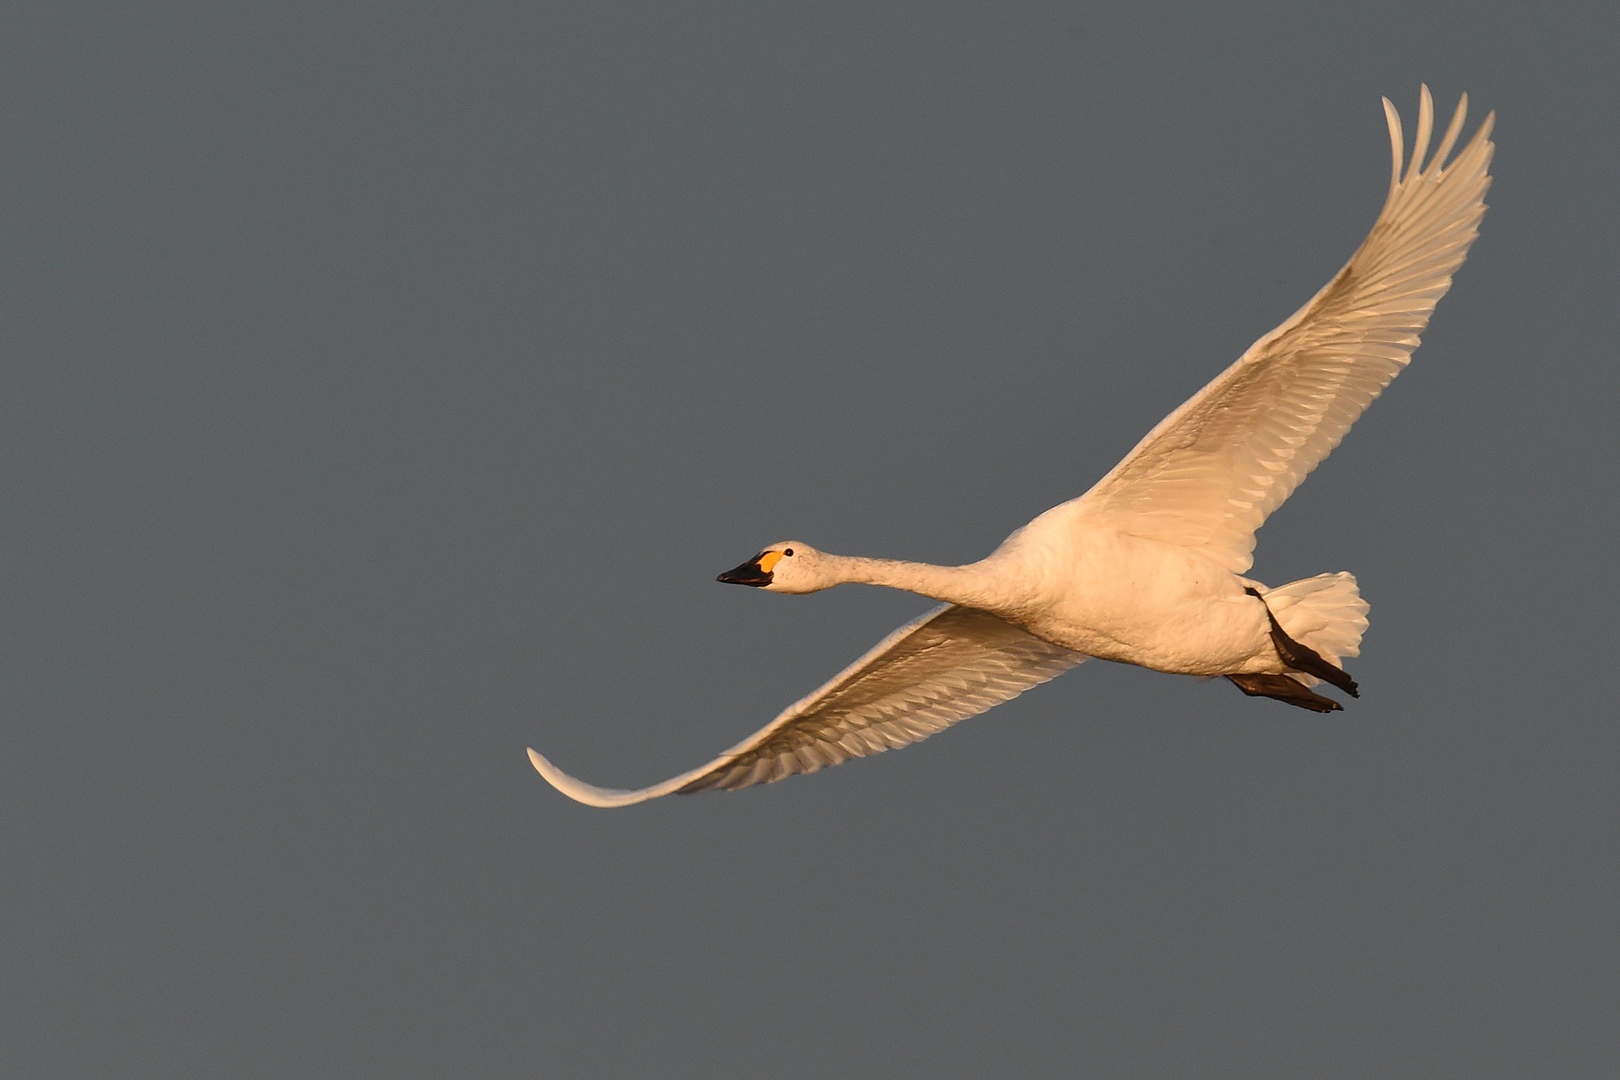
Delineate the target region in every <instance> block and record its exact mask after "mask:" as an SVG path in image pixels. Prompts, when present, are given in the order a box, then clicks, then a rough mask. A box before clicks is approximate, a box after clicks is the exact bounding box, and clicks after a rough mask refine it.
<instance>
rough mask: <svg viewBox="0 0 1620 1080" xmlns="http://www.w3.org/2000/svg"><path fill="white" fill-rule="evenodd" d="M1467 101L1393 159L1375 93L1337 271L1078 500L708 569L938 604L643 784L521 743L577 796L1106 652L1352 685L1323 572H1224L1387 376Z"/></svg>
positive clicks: (1412, 308)
mask: <svg viewBox="0 0 1620 1080" xmlns="http://www.w3.org/2000/svg"><path fill="white" fill-rule="evenodd" d="M1467 101H1468V99H1467V97H1466V96H1464V98H1463V99H1462V101H1460V102H1459V103H1458V106H1457V111H1456V113H1455V115H1454V116H1453V118H1452V121H1451V124H1450V126H1449V127H1448V128H1447V129H1446V132H1445V134H1444V136H1443V137H1442V139H1441V141H1440V145H1439V148H1438V149H1437V150H1436V152H1435V154H1434V156H1433V157H1432V158H1430V159H1428V160H1427V162H1425V156H1426V154H1427V152H1428V146H1429V140H1430V136H1431V134H1432V132H1433V126H1434V108H1433V103H1432V101H1431V99H1430V97H1429V91H1428V88H1427V87H1424V88H1423V90H1422V94H1421V100H1420V104H1419V109H1418V126H1417V134H1416V139H1415V142H1414V146H1413V151H1412V158H1411V164H1410V166H1409V167H1406V168H1405V169H1404V172H1403V151H1404V139H1403V137H1402V134H1401V121H1400V117H1399V115H1398V114H1397V113H1396V111H1395V108H1394V106H1393V105H1391V104H1390V102H1389V101H1388V99H1385V101H1384V111H1385V114H1386V116H1387V118H1388V121H1389V133H1390V143H1391V146H1392V150H1393V162H1394V163H1393V167H1392V170H1391V179H1390V190H1389V196H1388V198H1387V199H1386V200H1385V202H1384V207H1383V210H1382V211H1381V212H1380V213H1379V215H1378V220H1377V221H1376V222H1375V223H1374V225H1373V228H1372V231H1371V233H1369V234H1368V236H1367V239H1366V240H1365V241H1363V243H1362V245H1361V247H1360V248H1359V249H1358V250H1357V251H1356V253H1355V254H1354V255H1353V256H1352V257H1351V259H1350V261H1349V263H1347V264H1346V265H1345V267H1344V269H1343V270H1341V271H1340V272H1339V273H1338V274H1337V275H1335V276H1334V278H1333V280H1332V281H1330V282H1329V283H1328V284H1327V285H1326V286H1325V287H1324V288H1323V289H1322V290H1321V291H1320V292H1319V293H1317V294H1316V296H1315V297H1313V298H1312V299H1311V301H1310V302H1309V303H1307V304H1306V305H1305V306H1304V307H1302V308H1300V309H1299V311H1297V312H1296V313H1295V314H1294V315H1293V316H1292V317H1290V318H1289V319H1288V320H1287V321H1285V322H1284V323H1283V324H1282V325H1281V326H1279V327H1277V329H1275V330H1273V331H1271V332H1270V333H1269V334H1266V335H1265V336H1264V337H1262V338H1261V339H1260V340H1259V341H1257V342H1255V343H1254V345H1253V346H1251V347H1250V348H1249V350H1248V351H1247V352H1245V353H1244V354H1243V356H1242V357H1240V358H1239V359H1238V361H1237V362H1236V363H1235V364H1233V365H1232V366H1231V367H1229V368H1227V369H1226V371H1224V372H1222V373H1221V374H1220V375H1219V376H1218V377H1217V378H1216V379H1215V380H1214V381H1213V382H1211V383H1210V384H1209V385H1208V386H1206V387H1204V389H1202V390H1200V391H1199V392H1198V393H1197V394H1195V395H1194V396H1193V397H1192V398H1191V399H1190V400H1188V401H1187V402H1186V403H1185V404H1184V405H1182V406H1181V407H1180V408H1178V409H1176V410H1175V411H1174V412H1173V413H1171V414H1170V415H1169V416H1168V417H1166V418H1165V419H1164V421H1163V422H1161V423H1160V424H1159V425H1158V426H1157V427H1155V428H1154V429H1153V430H1152V431H1151V432H1149V433H1148V435H1147V437H1146V438H1144V439H1143V440H1142V441H1141V442H1140V443H1139V444H1137V446H1136V448H1135V449H1133V450H1132V451H1131V452H1130V453H1129V454H1127V455H1126V457H1125V459H1124V460H1123V461H1121V462H1120V463H1119V465H1118V466H1116V467H1115V468H1114V469H1113V471H1111V472H1109V473H1108V475H1106V476H1104V477H1103V478H1102V480H1100V481H1098V483H1097V484H1096V485H1095V486H1094V487H1092V489H1091V490H1090V491H1088V492H1087V493H1086V494H1084V495H1082V496H1081V497H1079V498H1078V499H1073V500H1071V501H1069V502H1066V503H1063V504H1061V505H1059V506H1056V507H1053V508H1052V509H1051V510H1048V511H1047V512H1046V513H1044V514H1042V515H1041V516H1040V517H1038V518H1036V519H1035V520H1034V521H1032V522H1030V523H1029V524H1028V525H1026V526H1024V527H1023V528H1022V529H1019V530H1018V531H1017V532H1015V533H1013V534H1012V535H1011V536H1009V537H1008V538H1007V540H1006V541H1005V542H1003V543H1002V545H1001V546H1000V547H998V548H997V549H996V550H995V551H994V552H993V553H991V555H989V556H988V557H987V558H985V559H983V560H981V561H979V562H977V563H972V564H970V565H967V566H957V567H941V566H930V565H928V564H924V563H906V562H895V561H891V560H885V559H860V558H850V557H846V556H839V555H831V554H828V553H825V552H820V551H816V550H815V549H813V548H811V547H810V546H809V545H807V544H803V543H800V542H798V541H789V542H785V543H781V544H773V545H771V546H770V547H768V548H767V549H765V550H764V551H762V552H761V553H760V554H759V555H758V556H756V557H755V558H754V559H753V560H750V561H749V562H748V563H745V564H743V565H742V566H740V567H738V568H737V569H736V570H734V571H731V572H729V573H728V574H723V575H721V580H723V581H731V582H735V583H738V584H747V585H754V586H758V587H761V588H764V589H767V590H769V591H772V592H794V593H798V592H813V591H816V590H818V589H824V588H829V587H831V586H833V585H837V584H843V583H846V582H861V583H866V584H875V585H884V586H888V587H891V588H900V589H906V590H909V591H911V592H916V593H920V594H922V595H924V596H929V597H933V598H935V599H938V600H942V601H944V602H945V604H944V606H943V607H940V608H937V609H935V610H934V611H931V612H929V613H928V614H927V615H924V616H923V617H921V618H919V619H917V620H915V621H914V622H911V623H908V624H907V625H905V626H902V627H901V628H900V629H899V630H896V631H895V632H894V633H893V634H891V635H890V636H889V637H888V638H886V639H884V640H883V641H882V642H880V643H879V644H878V645H877V646H876V647H875V648H873V649H872V650H871V651H870V652H868V653H867V654H866V655H865V656H863V657H861V658H860V659H859V660H857V661H856V662H855V663H854V664H852V665H850V667H849V668H847V669H846V670H845V671H843V672H841V673H840V674H839V675H838V676H837V677H836V678H834V679H833V680H832V681H831V682H829V683H827V684H826V685H825V686H823V687H821V688H820V689H819V690H817V691H816V692H815V693H813V694H811V695H810V696H808V697H806V698H805V699H803V700H802V701H799V702H797V703H796V704H794V705H792V706H790V707H789V708H788V709H787V710H785V711H784V712H783V713H782V714H781V715H780V716H778V717H777V718H776V719H775V720H773V721H772V722H771V723H770V724H768V725H766V726H765V727H764V728H762V729H761V730H760V731H759V732H757V733H756V734H754V735H753V736H751V737H750V738H748V739H746V740H744V741H743V742H741V743H739V744H738V745H737V746H735V747H733V748H732V749H730V750H728V751H726V752H725V753H724V754H722V755H720V756H719V757H718V758H716V759H715V760H714V761H712V762H710V763H709V764H707V765H704V766H702V767H701V768H698V769H694V770H692V771H691V772H688V773H684V774H682V775H680V776H677V777H674V778H672V779H670V780H667V781H665V782H664V783H661V784H656V785H654V786H652V787H648V788H643V789H640V790H619V789H613V788H600V787H595V786H593V785H590V784H586V783H583V782H581V781H579V780H576V779H574V778H573V777H571V776H568V775H567V774H566V773H563V772H562V771H561V770H559V769H557V768H556V766H554V765H552V764H551V763H550V762H549V761H547V760H546V759H545V758H544V757H542V756H541V755H540V754H538V753H536V752H535V751H534V750H530V751H529V757H530V759H531V760H532V761H533V762H534V766H535V768H536V769H538V770H539V771H540V774H541V775H542V776H544V777H545V778H546V779H547V780H548V781H550V782H551V784H552V785H553V786H555V787H556V788H557V789H558V790H559V791H561V792H563V793H564V794H565V795H568V796H570V797H571V798H574V799H577V800H579V801H580V802H585V803H590V804H591V805H594V806H622V805H626V804H629V803H635V802H642V801H644V800H646V799H651V798H656V797H658V796H660V795H667V794H669V793H671V792H683V793H684V792H695V791H707V790H709V789H711V788H724V789H733V788H740V787H747V786H749V785H751V784H758V783H770V782H772V781H775V780H780V779H782V778H783V777H785V776H789V775H792V774H793V773H800V772H814V771H816V770H817V769H820V768H823V767H824V766H828V765H837V764H840V763H842V762H844V761H847V760H848V759H850V758H852V757H862V756H865V755H867V754H873V753H879V752H881V751H883V750H887V749H891V748H893V747H898V746H905V745H907V744H909V743H912V742H916V741H917V740H919V739H924V738H927V737H928V736H929V735H932V734H934V733H935V732H937V731H940V730H943V729H944V728H946V727H949V726H950V725H951V724H954V723H956V722H957V721H958V720H962V719H965V718H967V717H969V716H975V715H977V714H979V713H981V712H983V711H985V710H986V709H988V708H990V707H992V706H994V705H997V704H999V703H1001V702H1003V701H1006V700H1008V699H1010V698H1013V697H1016V696H1017V695H1018V694H1020V693H1022V692H1023V691H1025V690H1027V689H1029V688H1030V687H1032V686H1035V685H1037V684H1039V683H1042V682H1045V681H1047V680H1048V679H1051V678H1054V677H1056V676H1057V675H1059V674H1061V673H1062V672H1064V671H1066V670H1068V669H1069V668H1070V667H1073V666H1074V665H1075V664H1078V663H1080V662H1081V661H1083V660H1085V659H1086V658H1087V657H1088V656H1095V657H1102V658H1104V659H1109V660H1117V661H1121V662H1124V663H1132V664H1139V665H1141V666H1144V667H1149V668H1153V669H1155V670H1159V671H1166V672H1172V673H1178V674H1189V675H1200V676H1211V675H1225V676H1227V677H1228V678H1230V679H1232V681H1233V682H1235V683H1237V684H1238V685H1239V687H1240V688H1242V689H1243V690H1244V692H1245V693H1249V694H1255V695H1261V696H1267V697H1274V698H1279V699H1281V700H1284V701H1288V702H1289V703H1291V704H1295V705H1300V706H1302V707H1304V708H1308V709H1313V710H1316V711H1328V710H1331V709H1337V708H1339V705H1338V703H1337V702H1334V701H1332V700H1331V699H1328V698H1325V697H1321V696H1319V695H1316V694H1314V693H1312V692H1310V691H1309V690H1308V689H1307V688H1308V687H1311V686H1315V685H1317V684H1318V683H1319V682H1321V681H1323V680H1326V681H1329V682H1331V683H1333V684H1334V685H1336V686H1338V687H1340V688H1341V689H1343V690H1346V691H1347V692H1349V693H1351V694H1352V695H1354V694H1355V693H1356V686H1355V683H1354V682H1352V681H1350V679H1349V678H1348V676H1346V675H1344V673H1343V671H1342V668H1341V666H1340V664H1339V661H1340V660H1341V659H1342V658H1343V657H1346V656H1355V655H1357V654H1358V652H1359V648H1360V642H1361V635H1362V633H1363V632H1364V631H1365V630H1366V628H1367V619H1366V612H1367V604H1366V603H1365V602H1364V601H1363V600H1362V599H1361V598H1360V596H1359V594H1358V592H1357V590H1356V584H1355V579H1354V578H1353V577H1351V576H1350V575H1349V574H1346V573H1339V574H1324V575H1321V576H1318V577H1314V578H1307V579H1305V580H1303V581H1296V582H1291V583H1289V584H1287V585H1283V586H1280V587H1279V588H1276V589H1267V588H1266V587H1265V586H1263V585H1261V584H1260V583H1258V582H1255V581H1251V580H1249V579H1247V578H1244V577H1241V576H1239V575H1241V574H1242V573H1244V572H1245V571H1247V570H1248V569H1249V567H1250V566H1251V565H1253V562H1254V558H1253V552H1254V534H1255V531H1256V530H1257V529H1259V528H1260V526H1261V525H1262V524H1264V522H1265V520H1266V518H1267V516H1269V515H1270V514H1271V512H1272V511H1273V510H1275V509H1276V508H1277V507H1278V506H1280V505H1281V504H1282V502H1283V500H1285V499H1287V498H1288V496H1289V495H1290V494H1292V493H1293V491H1294V489H1295V488H1296V487H1298V486H1299V484H1300V482H1301V481H1303V480H1304V479H1305V477H1306V476H1307V475H1308V474H1309V473H1310V471H1311V470H1312V469H1314V468H1315V467H1316V466H1317V465H1318V464H1319V463H1320V462H1321V461H1322V459H1323V458H1325V457H1326V456H1327V455H1328V454H1329V453H1330V452H1331V451H1332V449H1333V448H1334V447H1335V446H1337V445H1338V444H1339V440H1340V439H1342V438H1343V437H1344V434H1345V432H1347V431H1348V430H1349V429H1350V426H1351V425H1352V424H1353V423H1355V421H1356V418H1357V417H1359V416H1360V415H1361V412H1362V410H1364V409H1365V408H1366V407H1367V405H1368V404H1369V403H1370V402H1371V401H1372V399H1373V398H1375V397H1377V396H1378V395H1379V393H1381V392H1382V391H1383V389H1384V387H1386V386H1388V385H1389V382H1390V380H1391V379H1393V378H1394V377H1395V376H1396V375H1397V374H1399V373H1400V370H1401V368H1402V367H1404V366H1405V365H1406V364H1407V363H1408V361H1409V360H1410V359H1411V355H1412V351H1413V350H1414V349H1416V348H1417V346H1418V342H1419V337H1418V335H1419V334H1421V333H1422V332H1423V329H1424V327H1425V326H1426V325H1427V324H1428V320H1429V315H1430V313H1431V312H1433V310H1434V305H1435V303H1436V302H1437V301H1438V300H1439V299H1440V297H1442V296H1444V295H1445V293H1446V290H1447V289H1448V288H1450V286H1451V275H1452V274H1453V273H1454V272H1455V271H1456V269H1457V268H1458V267H1459V266H1460V265H1462V261H1463V259H1464V258H1465V257H1466V255H1467V253H1468V247H1469V245H1470V244H1471V243H1473V241H1474V238H1475V237H1476V236H1477V235H1478V227H1479V222H1480V219H1481V218H1482V217H1483V215H1484V213H1485V203H1484V197H1485V191H1486V189H1487V188H1488V187H1489V186H1490V175H1489V172H1488V169H1489V165H1490V160H1491V153H1492V150H1493V146H1492V144H1491V142H1490V131H1491V126H1492V122H1493V120H1494V114H1493V115H1492V116H1488V117H1486V119H1485V122H1484V123H1483V124H1481V125H1480V128H1479V130H1478V131H1477V132H1476V133H1475V135H1474V137H1473V138H1472V139H1471V140H1470V141H1469V143H1468V145H1467V146H1466V147H1464V148H1463V150H1462V151H1461V152H1460V153H1459V154H1458V155H1457V158H1456V160H1454V161H1452V162H1451V163H1450V164H1449V165H1448V164H1446V157H1447V155H1449V154H1450V152H1451V150H1452V148H1453V147H1454V146H1455V145H1456V142H1457V138H1458V136H1459V135H1460V134H1461V132H1462V126H1463V119H1464V117H1465V115H1466V110H1467Z"/></svg>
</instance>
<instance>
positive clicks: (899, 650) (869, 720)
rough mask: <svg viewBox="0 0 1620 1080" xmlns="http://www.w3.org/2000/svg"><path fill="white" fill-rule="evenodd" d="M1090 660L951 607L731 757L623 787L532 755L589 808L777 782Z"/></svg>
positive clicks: (947, 722) (912, 734) (961, 716)
mask: <svg viewBox="0 0 1620 1080" xmlns="http://www.w3.org/2000/svg"><path fill="white" fill-rule="evenodd" d="M1084 659H1086V657H1085V656H1084V655H1083V654H1081V653H1077V652H1070V651H1069V650H1068V649H1064V648H1060V647H1058V646H1056V645H1052V644H1049V643H1048V642H1045V641H1042V640H1041V639H1040V638H1038V637H1035V636H1033V635H1032V634H1029V633H1026V632H1025V631H1024V630H1022V629H1020V628H1019V627H1016V626H1014V625H1013V624H1012V623H1010V622H1008V621H1007V620H1005V619H1003V618H1001V617H999V616H997V615H992V614H990V613H989V612H987V611H979V610H976V609H974V608H965V607H958V606H956V605H953V604H946V605H945V606H944V607H939V608H935V609H934V610H933V611H930V612H929V613H928V614H926V615H924V616H922V617H921V618H919V619H916V620H914V621H912V622H909V623H907V624H906V625H904V626H902V627H901V628H900V629H898V630H896V631H895V632H894V633H892V634H890V635H889V636H888V637H886V638H884V639H883V640H882V641H880V642H878V644H877V646H876V647H874V648H873V649H872V650H871V651H870V652H868V653H867V654H866V655H865V656H863V657H861V658H860V659H859V660H857V661H855V662H854V663H853V664H851V665H850V666H849V667H847V668H845V669H844V670H843V671H842V672H840V673H839V675H838V676H837V678H835V679H833V680H832V681H831V682H829V683H827V685H825V686H823V687H822V688H821V689H819V690H817V691H816V692H815V693H813V694H811V695H810V696H809V697H807V698H805V699H804V700H802V701H800V702H798V703H797V704H795V705H791V706H789V707H788V708H787V709H786V711H784V712H783V713H782V715H780V716H778V717H777V718H776V719H775V720H772V721H771V722H770V723H769V724H767V725H766V726H765V727H763V728H761V729H760V730H759V731H757V732H755V733H754V734H753V735H752V736H750V737H749V738H747V739H745V740H743V741H742V742H740V743H738V744H737V745H736V746H734V747H732V748H731V749H730V750H727V751H726V752H725V753H724V754H721V755H720V756H719V757H717V758H715V759H714V760H713V761H711V762H709V763H708V764H707V765H704V766H703V767H702V768H698V769H693V770H692V771H691V772H688V773H682V774H681V775H680V776H676V777H673V778H671V779H669V780H665V781H664V782H663V783H661V784H654V785H653V786H652V787H647V788H642V789H641V790H639V791H626V790H622V789H619V788H601V787H596V786H595V785H593V784H587V783H584V782H583V781H580V780H576V779H574V778H573V777H572V776H569V775H568V774H567V773H565V772H563V771H562V770H560V769H558V768H557V767H556V766H555V765H553V764H552V763H551V762H549V761H547V760H546V759H545V758H544V757H542V756H540V755H539V754H538V753H536V752H535V751H533V750H530V751H529V760H530V761H532V762H534V767H535V768H536V769H538V770H539V771H540V775H541V776H543V777H545V778H546V779H547V780H548V781H549V782H550V783H551V786H552V787H554V788H556V789H557V790H558V791H560V792H562V793H563V794H564V795H567V796H568V797H569V798H571V799H575V800H577V801H579V802H582V803H588V804H590V805H591V806H628V805H629V804H631V803H638V802H645V801H646V800H648V799H656V798H658V797H659V796H660V795H668V794H670V793H671V792H679V793H681V794H683V795H689V794H691V793H693V792H697V791H709V790H710V789H713V788H723V789H725V790H727V791H732V790H735V789H737V788H743V787H748V786H749V785H751V784H770V783H774V782H776V781H777V780H780V779H782V778H783V777H786V776H792V775H793V774H794V773H810V772H815V771H816V770H817V769H821V768H825V767H826V766H828V765H841V764H843V763H844V762H846V761H848V760H849V759H850V758H857V757H865V756H866V755H868V754H881V753H882V752H883V751H885V750H892V749H894V748H896V747H900V746H906V745H908V744H910V743H914V742H918V741H919V740H922V739H926V738H928V736H930V735H932V734H934V733H935V732H937V731H943V730H945V729H946V728H948V727H950V726H951V725H952V724H954V723H956V722H957V721H958V720H965V719H967V718H968V717H970V716H977V715H978V714H979V713H982V712H984V711H985V710H986V709H988V708H990V707H991V706H993V705H999V704H1001V703H1002V702H1003V701H1007V700H1009V699H1011V698H1015V697H1017V696H1018V695H1019V694H1021V693H1023V692H1024V691H1025V690H1028V689H1029V688H1030V687H1032V686H1038V685H1039V684H1041V683H1043V682H1046V681H1047V680H1048V679H1053V678H1056V677H1057V676H1058V675H1061V674H1062V673H1063V672H1065V671H1067V670H1068V669H1069V668H1071V667H1074V666H1075V665H1076V664H1078V663H1080V662H1081V661H1083V660H1084Z"/></svg>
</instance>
